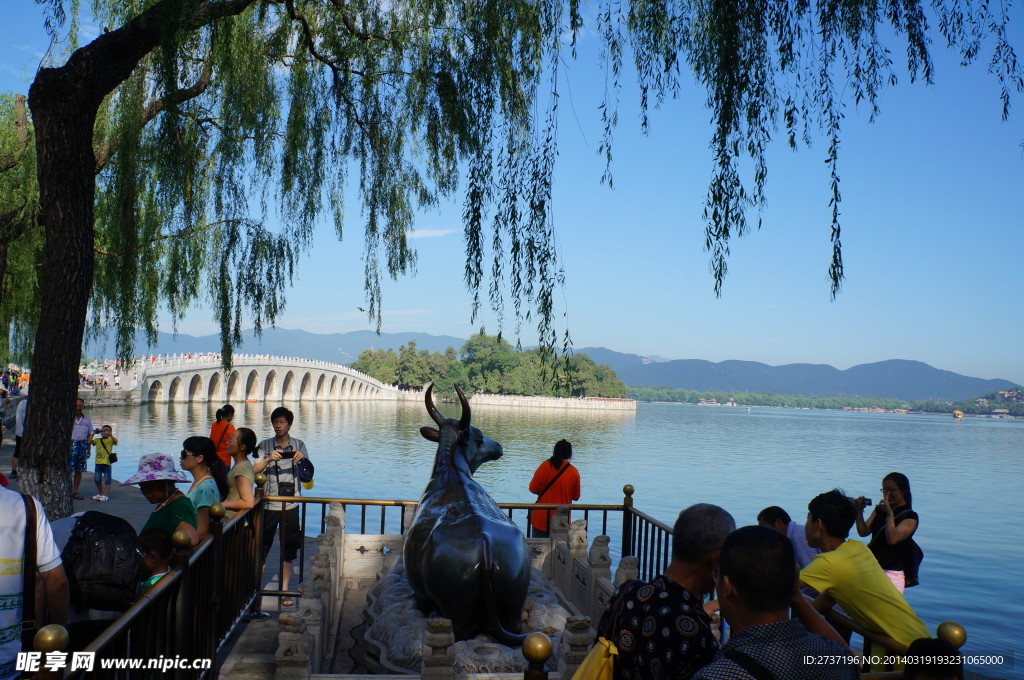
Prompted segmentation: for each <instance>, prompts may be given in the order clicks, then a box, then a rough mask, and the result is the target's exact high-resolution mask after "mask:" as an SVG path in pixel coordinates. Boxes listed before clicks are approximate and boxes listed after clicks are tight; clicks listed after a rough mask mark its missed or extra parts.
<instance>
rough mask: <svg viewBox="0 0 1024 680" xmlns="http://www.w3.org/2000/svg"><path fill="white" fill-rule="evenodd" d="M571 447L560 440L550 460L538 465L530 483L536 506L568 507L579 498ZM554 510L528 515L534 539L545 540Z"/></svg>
mask: <svg viewBox="0 0 1024 680" xmlns="http://www.w3.org/2000/svg"><path fill="white" fill-rule="evenodd" d="M570 458H572V444H570V443H569V442H567V441H566V440H564V439H562V440H560V441H559V442H558V443H557V444H555V450H554V452H553V453H552V454H551V457H550V458H548V459H547V460H546V461H544V462H543V463H541V464H540V467H539V468H537V471H536V472H534V473H533V479H531V480H530V493H535V494H537V502H538V503H558V504H559V505H569V504H571V503H572V502H573V501H578V500H579V499H580V473H579V470H577V469H576V468H575V467H573V465H572V463H570V462H569V459H570ZM553 514H554V510H534V511H533V512H532V513H531V514H530V524H531V525H533V536H534V537H535V538H547V537H548V531H549V529H548V524H549V523H550V522H551V516H552V515H553Z"/></svg>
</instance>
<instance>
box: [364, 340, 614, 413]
mask: <svg viewBox="0 0 1024 680" xmlns="http://www.w3.org/2000/svg"><path fill="white" fill-rule="evenodd" d="M352 368H354V369H356V370H357V371H362V372H363V373H366V374H367V375H369V376H371V377H373V378H376V379H377V380H380V381H381V382H383V383H385V384H387V385H395V386H397V387H401V388H416V389H418V388H421V387H423V386H425V385H426V384H427V383H428V382H433V383H434V394H435V395H454V386H455V385H458V386H459V387H460V388H462V389H463V390H464V391H466V392H487V393H490V394H520V395H530V396H560V397H564V396H574V397H586V396H592V397H625V396H626V385H625V383H623V382H622V381H621V380H619V379H618V377H617V376H616V375H615V371H614V370H612V368H611V367H609V366H606V365H604V364H601V365H598V364H597V363H596V362H595V361H594V360H593V359H591V358H590V357H589V356H587V355H586V354H580V353H578V354H573V355H572V356H570V357H567V358H566V360H565V362H564V368H563V370H561V371H559V372H558V373H557V374H555V375H552V371H551V366H550V364H549V363H548V362H545V361H544V352H543V349H532V350H516V349H514V348H513V347H512V345H511V343H509V342H508V340H505V339H504V338H502V337H501V336H497V335H487V334H485V333H483V332H480V333H478V334H477V335H474V336H473V337H471V338H469V339H468V340H466V342H465V343H463V345H462V348H461V349H460V350H459V352H458V353H456V351H455V349H454V348H453V347H449V348H448V349H446V350H445V351H444V353H443V354H442V353H441V352H427V350H420V351H419V352H417V351H416V341H415V340H410V341H409V344H408V345H402V346H401V347H399V349H398V353H397V354H396V353H395V351H394V350H392V349H388V350H381V349H378V350H369V349H366V350H363V351H362V352H360V353H359V358H358V360H357V361H356V362H355V363H353V364H352Z"/></svg>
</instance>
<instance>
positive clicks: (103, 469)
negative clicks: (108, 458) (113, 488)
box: [96, 463, 110, 489]
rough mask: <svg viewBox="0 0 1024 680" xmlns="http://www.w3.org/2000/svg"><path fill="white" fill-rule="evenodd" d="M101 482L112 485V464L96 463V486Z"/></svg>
mask: <svg viewBox="0 0 1024 680" xmlns="http://www.w3.org/2000/svg"><path fill="white" fill-rule="evenodd" d="M100 484H106V485H107V486H110V465H109V464H107V463H96V488H97V489H98V488H99V486H100Z"/></svg>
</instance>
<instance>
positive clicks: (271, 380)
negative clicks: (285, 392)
mask: <svg viewBox="0 0 1024 680" xmlns="http://www.w3.org/2000/svg"><path fill="white" fill-rule="evenodd" d="M263 380H264V383H263V401H281V390H280V389H279V388H278V386H277V371H270V372H269V373H267V375H266V377H265V378H264V379H263Z"/></svg>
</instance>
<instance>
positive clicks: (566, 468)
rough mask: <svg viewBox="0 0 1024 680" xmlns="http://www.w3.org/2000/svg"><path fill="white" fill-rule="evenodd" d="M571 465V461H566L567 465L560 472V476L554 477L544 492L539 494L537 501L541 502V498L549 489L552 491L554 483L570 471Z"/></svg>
mask: <svg viewBox="0 0 1024 680" xmlns="http://www.w3.org/2000/svg"><path fill="white" fill-rule="evenodd" d="M571 465H572V463H570V462H569V461H565V465H563V466H562V469H561V470H559V471H558V474H557V475H555V476H554V477H552V478H551V481H550V482H548V485H547V486H545V487H544V490H543V491H541V492H540V493H539V494H537V500H540V498H541V496H543V495H544V494H546V493H547V492H548V489H550V488H551V487H552V486H553V485H554V483H555V482H556V481H558V478H559V477H561V476H562V473H563V472H565V471H566V470H568V469H569V466H571Z"/></svg>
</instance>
